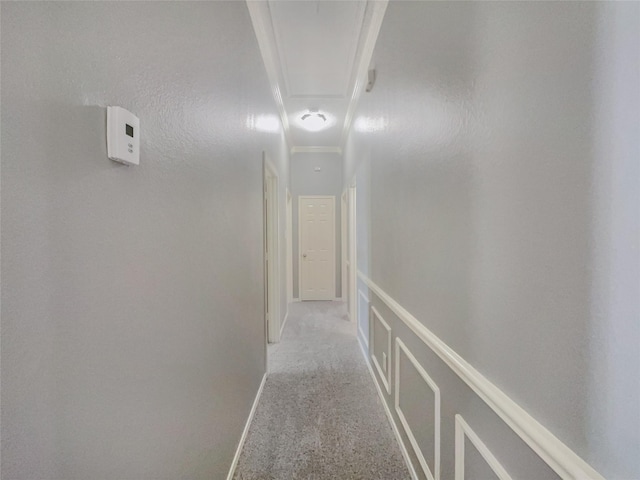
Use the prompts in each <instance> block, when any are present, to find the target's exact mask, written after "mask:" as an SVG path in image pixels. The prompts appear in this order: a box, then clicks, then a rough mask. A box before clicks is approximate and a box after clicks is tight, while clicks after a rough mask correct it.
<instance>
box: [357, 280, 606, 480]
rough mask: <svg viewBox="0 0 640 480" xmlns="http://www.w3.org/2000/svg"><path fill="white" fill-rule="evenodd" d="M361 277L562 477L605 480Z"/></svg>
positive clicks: (397, 304) (378, 288)
mask: <svg viewBox="0 0 640 480" xmlns="http://www.w3.org/2000/svg"><path fill="white" fill-rule="evenodd" d="M358 276H359V277H360V279H361V280H362V281H363V282H364V283H365V284H366V285H367V286H368V287H369V288H370V289H371V290H372V291H373V292H374V293H375V295H376V296H377V297H378V298H380V299H381V300H382V301H383V302H384V303H386V304H387V306H388V307H389V308H390V309H391V311H392V312H393V313H394V314H395V315H397V316H398V318H399V319H400V320H402V321H403V322H404V323H405V324H406V325H407V326H408V327H409V328H410V329H411V330H412V331H413V332H414V333H415V334H416V335H417V336H418V337H419V338H420V339H421V340H422V341H423V342H424V343H426V344H427V346H428V347H429V348H431V350H433V352H434V353H435V354H436V355H438V356H439V357H440V358H441V359H442V361H444V362H445V363H446V364H447V365H448V366H449V368H451V370H453V371H454V372H455V373H456V374H457V375H458V376H459V377H460V378H461V379H462V380H463V381H464V382H465V383H466V384H467V385H468V386H469V387H470V388H471V389H472V390H473V391H474V392H475V393H476V394H477V395H478V396H479V397H480V398H481V399H482V400H483V401H484V402H485V403H486V404H487V405H488V406H489V407H490V408H491V409H492V410H493V411H494V412H495V413H496V414H497V415H498V416H499V417H500V418H501V419H502V420H503V421H504V422H505V423H506V424H507V425H508V426H509V427H510V428H511V429H512V430H513V431H514V432H515V433H516V434H517V435H518V436H520V438H522V440H523V441H524V442H525V443H526V444H527V445H529V447H531V449H532V450H533V451H534V452H536V453H537V454H538V455H539V456H540V458H541V459H542V460H544V461H545V462H546V463H547V465H549V467H551V469H552V470H553V471H554V472H556V474H558V476H559V477H560V478H562V479H566V480H587V479H589V480H605V479H604V477H603V476H602V475H600V474H599V473H598V472H597V471H596V470H595V469H594V468H593V467H591V466H590V465H589V464H588V463H587V462H585V461H584V460H583V459H582V458H580V457H579V456H578V455H577V454H576V453H575V452H574V451H573V450H571V449H570V448H569V447H568V446H567V445H565V444H564V443H562V441H560V439H559V438H557V437H556V436H555V435H553V434H552V433H551V432H550V431H549V430H547V429H546V428H545V427H544V426H543V425H542V424H541V423H540V422H538V421H537V420H536V419H535V418H533V417H532V416H531V415H529V414H528V413H527V412H526V411H525V410H524V409H523V408H522V407H520V405H518V404H517V403H516V402H514V401H513V400H512V399H511V398H510V397H509V396H507V394H505V393H504V392H503V391H502V390H500V389H499V388H498V387H496V386H495V385H494V384H493V383H491V382H490V381H489V380H488V379H487V378H486V377H485V376H484V375H482V374H481V373H480V372H478V371H477V370H476V369H475V368H473V367H472V366H471V364H469V362H467V361H466V360H464V359H463V358H462V357H461V356H460V355H458V354H457V353H456V352H455V351H454V350H453V349H451V347H449V346H448V345H447V344H446V343H444V342H443V341H442V340H441V339H440V338H438V337H437V336H436V335H435V334H434V333H433V332H431V331H430V330H429V329H428V328H427V327H425V326H424V325H422V324H421V323H420V322H419V321H418V320H417V319H416V318H415V317H414V316H413V315H411V314H410V313H409V312H408V311H407V310H405V309H404V308H403V307H402V306H401V305H400V304H399V303H398V302H396V301H395V300H393V299H392V298H391V297H390V296H389V295H387V293H385V292H384V291H383V290H382V289H381V288H380V287H379V286H378V285H376V284H375V283H374V282H373V281H372V280H371V279H370V278H369V277H367V276H366V275H365V274H363V273H362V272H360V271H358Z"/></svg>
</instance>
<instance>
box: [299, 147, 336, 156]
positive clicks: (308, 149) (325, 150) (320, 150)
mask: <svg viewBox="0 0 640 480" xmlns="http://www.w3.org/2000/svg"><path fill="white" fill-rule="evenodd" d="M291 153H292V154H293V153H339V154H342V148H340V147H319V146H318V147H304V146H295V147H291Z"/></svg>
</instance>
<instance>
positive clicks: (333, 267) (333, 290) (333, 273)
mask: <svg viewBox="0 0 640 480" xmlns="http://www.w3.org/2000/svg"><path fill="white" fill-rule="evenodd" d="M309 198H319V199H323V198H324V199H329V198H330V199H331V202H332V203H333V222H332V223H331V242H333V249H332V251H333V258H332V261H331V262H330V263H331V289H330V292H331V297H330V298H309V299H304V298H302V297H303V295H302V293H303V289H302V260H301V257H302V248H301V243H302V235H301V234H300V232H301V230H302V224H303V222H302V208H300V205H301V203H302V201H303V200H305V199H309ZM298 295H300V300H332V301H335V300H336V197H335V195H298Z"/></svg>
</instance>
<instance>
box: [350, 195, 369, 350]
mask: <svg viewBox="0 0 640 480" xmlns="http://www.w3.org/2000/svg"><path fill="white" fill-rule="evenodd" d="M347 209H348V210H349V224H348V230H349V238H348V247H347V248H348V249H349V278H348V279H347V281H348V282H349V292H351V294H350V295H349V306H348V310H349V317H350V318H351V319H355V321H356V322H357V321H358V301H357V295H356V292H357V291H358V270H357V269H358V258H357V257H358V252H357V244H356V186H355V185H350V186H349V189H348V199H347ZM367 342H368V339H367Z"/></svg>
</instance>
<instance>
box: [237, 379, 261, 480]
mask: <svg viewBox="0 0 640 480" xmlns="http://www.w3.org/2000/svg"><path fill="white" fill-rule="evenodd" d="M266 381H267V374H266V373H265V374H264V375H263V376H262V381H261V382H260V387H258V392H257V393H256V398H255V399H254V400H253V405H252V406H251V410H250V411H249V417H248V418H247V422H246V423H245V424H244V430H242V435H241V436H240V441H239V442H238V447H237V448H236V453H235V455H234V456H233V461H232V462H231V468H229V474H228V475H227V480H232V479H233V475H234V474H235V473H236V467H237V466H238V460H239V459H240V454H241V453H242V447H244V442H245V440H246V439H247V434H248V433H249V427H251V422H252V421H253V417H254V416H255V414H256V410H257V408H258V403H260V396H261V395H262V390H263V389H264V384H265V382H266Z"/></svg>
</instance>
